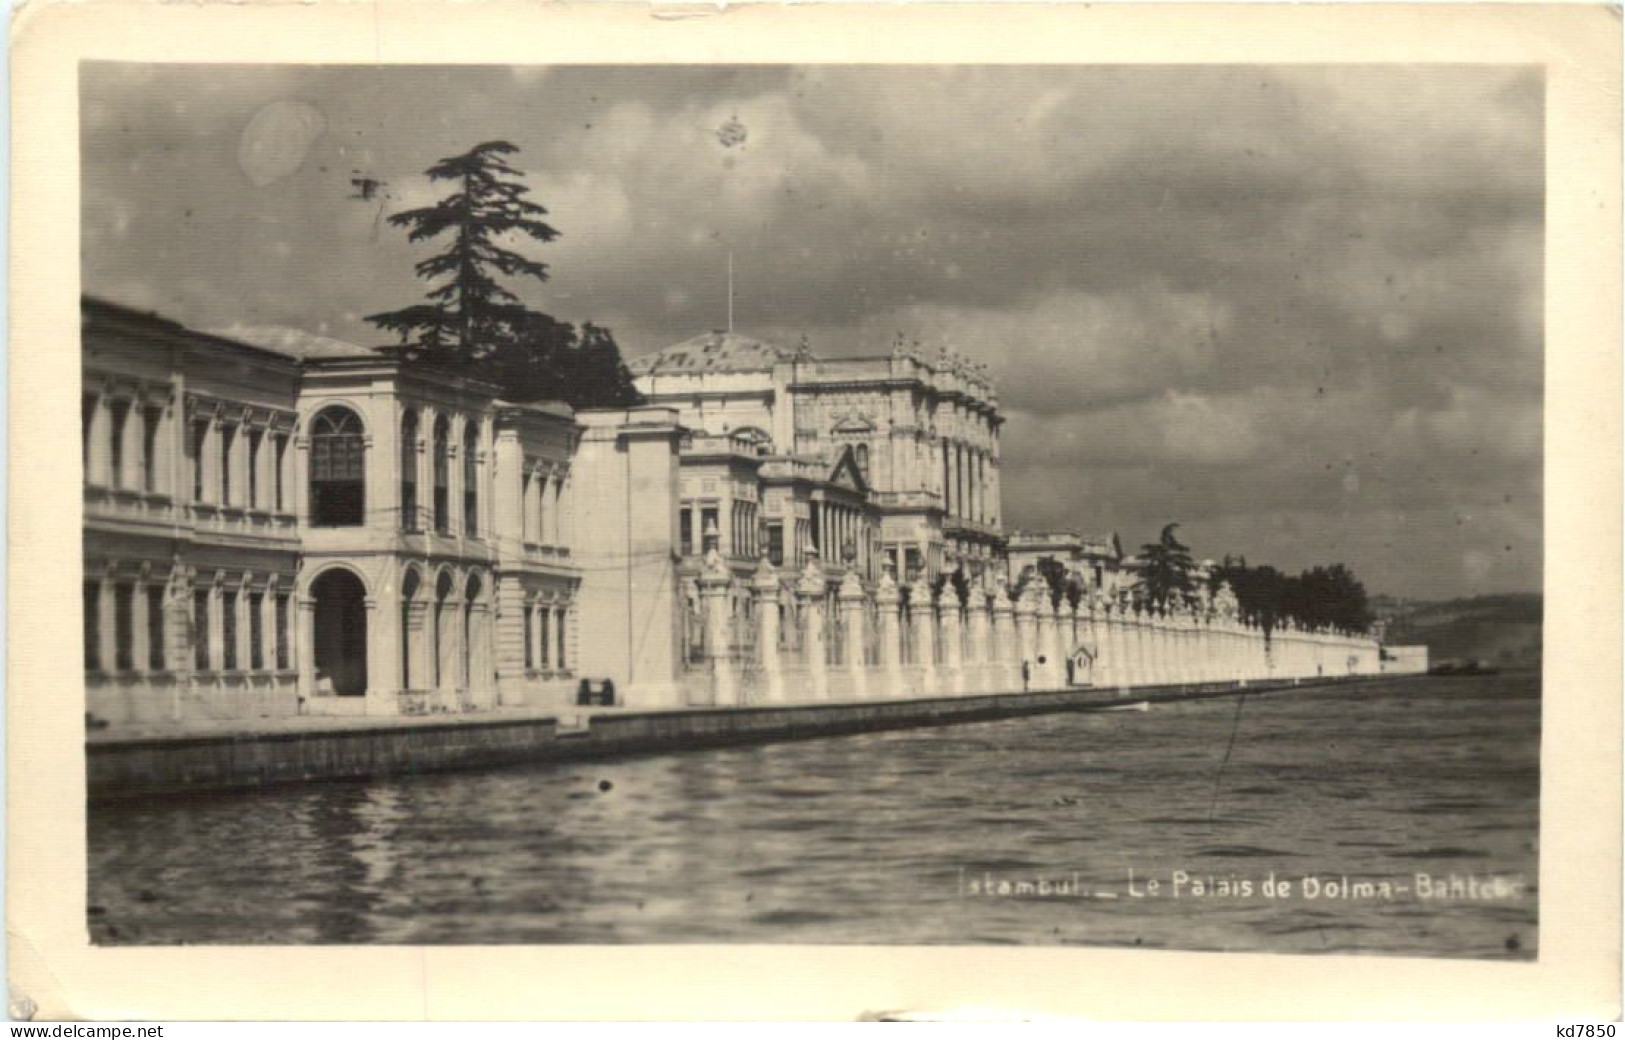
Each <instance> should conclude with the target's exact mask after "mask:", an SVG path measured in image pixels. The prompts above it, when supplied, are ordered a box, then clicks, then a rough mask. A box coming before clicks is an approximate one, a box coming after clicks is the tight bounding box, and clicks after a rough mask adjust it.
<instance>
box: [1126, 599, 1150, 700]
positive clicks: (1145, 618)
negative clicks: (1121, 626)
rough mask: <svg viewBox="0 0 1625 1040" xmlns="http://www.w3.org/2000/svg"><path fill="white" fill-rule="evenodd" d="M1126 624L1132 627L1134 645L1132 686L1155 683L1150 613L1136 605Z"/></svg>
mask: <svg viewBox="0 0 1625 1040" xmlns="http://www.w3.org/2000/svg"><path fill="white" fill-rule="evenodd" d="M1128 622H1129V624H1130V625H1131V626H1132V634H1131V636H1130V638H1131V639H1132V641H1133V643H1134V680H1133V684H1134V685H1135V686H1145V685H1148V684H1150V683H1152V682H1155V681H1156V680H1155V677H1154V674H1153V672H1152V656H1151V655H1152V646H1151V611H1150V610H1149V609H1146V608H1143V607H1141V606H1140V605H1139V604H1138V603H1136V604H1135V605H1134V609H1133V610H1131V611H1130V612H1129V615H1128Z"/></svg>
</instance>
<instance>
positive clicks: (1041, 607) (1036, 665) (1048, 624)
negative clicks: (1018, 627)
mask: <svg viewBox="0 0 1625 1040" xmlns="http://www.w3.org/2000/svg"><path fill="white" fill-rule="evenodd" d="M1034 584H1035V585H1036V584H1038V583H1036V582H1035V583H1034ZM1036 598H1037V603H1036V604H1035V606H1036V608H1037V609H1035V610H1034V611H1033V622H1034V625H1033V629H1034V634H1035V635H1034V647H1033V649H1034V652H1035V654H1036V655H1037V656H1035V657H1034V658H1033V682H1032V688H1033V689H1035V690H1053V689H1055V687H1057V686H1059V685H1060V683H1058V682H1057V681H1056V679H1055V667H1056V665H1058V664H1060V662H1059V661H1057V660H1056V653H1055V645H1056V642H1057V641H1056V638H1055V605H1054V604H1053V603H1051V602H1050V592H1049V585H1048V584H1047V583H1046V584H1044V586H1043V587H1042V588H1040V589H1038V595H1037V597H1036Z"/></svg>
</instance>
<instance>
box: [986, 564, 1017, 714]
mask: <svg viewBox="0 0 1625 1040" xmlns="http://www.w3.org/2000/svg"><path fill="white" fill-rule="evenodd" d="M1014 610H1015V607H1014V605H1013V604H1012V603H1011V602H1010V593H1009V591H1008V590H1006V589H1005V587H1004V585H1003V583H1000V584H998V585H996V586H994V589H993V654H992V658H993V661H992V665H993V666H992V667H991V668H990V669H989V672H991V673H992V674H993V675H994V676H995V677H996V678H995V679H994V681H993V683H992V684H991V685H992V687H993V690H994V691H996V692H1004V691H1008V690H1019V689H1021V674H1020V670H1019V665H1020V663H1021V662H1020V661H1019V660H1016V661H1014V662H1012V656H1013V655H1014V654H1016V653H1017V652H1018V648H1017V645H1016V625H1015V616H1014ZM1012 663H1013V664H1014V665H1016V666H1018V667H1016V668H1015V669H1014V671H1013V670H1012Z"/></svg>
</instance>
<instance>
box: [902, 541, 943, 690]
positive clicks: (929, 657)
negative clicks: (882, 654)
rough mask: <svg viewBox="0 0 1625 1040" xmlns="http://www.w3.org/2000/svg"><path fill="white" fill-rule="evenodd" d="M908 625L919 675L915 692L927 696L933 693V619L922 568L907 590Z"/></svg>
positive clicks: (934, 655) (935, 686)
mask: <svg viewBox="0 0 1625 1040" xmlns="http://www.w3.org/2000/svg"><path fill="white" fill-rule="evenodd" d="M908 621H909V628H910V629H911V630H912V632H913V634H914V664H915V666H916V668H917V674H918V675H919V677H920V687H919V694H920V696H922V697H929V696H931V695H933V694H935V693H936V692H937V684H938V678H937V661H936V657H937V646H936V618H935V616H934V614H933V611H932V609H931V586H930V584H929V583H928V582H927V581H926V579H925V571H924V570H922V571H921V572H920V576H919V577H918V578H916V579H915V581H914V584H913V585H912V586H910V588H909V592H908Z"/></svg>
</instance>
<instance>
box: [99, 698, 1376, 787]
mask: <svg viewBox="0 0 1625 1040" xmlns="http://www.w3.org/2000/svg"><path fill="white" fill-rule="evenodd" d="M1380 678H1381V677H1380V676H1361V677H1358V678H1345V679H1330V680H1322V679H1317V680H1312V681H1305V682H1303V683H1301V684H1296V683H1293V682H1292V681H1290V680H1282V681H1273V682H1258V683H1250V684H1248V685H1247V686H1246V687H1241V686H1240V685H1239V684H1237V683H1234V682H1222V683H1198V684H1182V685H1169V686H1147V687H1138V688H1134V689H1131V690H1125V691H1117V690H1108V689H1094V688H1081V689H1068V690H1048V691H1039V692H1034V693H1004V694H983V695H977V696H968V697H967V696H954V697H926V698H918V699H912V700H886V701H859V702H841V703H813V704H796V705H775V706H771V707H759V706H758V707H741V708H703V709H691V710H676V711H654V712H605V713H602V714H597V715H593V716H591V718H590V720H589V721H588V723H587V725H586V726H585V727H576V728H564V727H561V726H560V725H559V720H558V719H557V718H556V717H553V716H536V717H528V718H517V719H516V718H499V719H493V718H491V717H489V716H485V717H480V716H459V717H453V718H448V719H444V720H441V719H438V718H423V717H416V718H410V719H398V720H395V719H390V720H385V719H379V720H368V723H367V724H365V725H345V724H341V723H337V722H334V723H331V724H326V725H324V724H322V723H321V722H318V721H313V720H305V722H306V724H305V725H304V726H302V727H301V728H299V729H296V730H289V731H282V732H261V733H256V732H238V733H226V734H207V733H206V734H189V735H180V736H176V735H166V736H135V737H119V736H92V737H91V738H90V739H89V740H87V742H86V747H85V758H86V767H87V784H88V790H89V797H90V800H91V801H92V802H109V801H122V800H128V799H135V798H152V797H173V796H181V795H188V794H200V793H205V792H214V791H231V790H242V789H253V788H260V787H264V786H267V785H273V784H291V783H303V782H309V781H317V780H340V779H363V778H369V777H382V776H394V775H410V774H415V773H433V772H445V771H452V770H461V769H480V768H486V767H491V766H504V765H514V764H518V763H526V762H564V761H579V760H583V759H591V758H599V757H606V756H614V755H631V754H649V753H656V752H671V751H688V750H697V749H701V748H712V747H725V746H728V745H735V744H757V743H768V742H773V741H783V740H805V739H813V738H817V737H827V736H838V735H842V734H852V733H864V732H872V731H877V730H891V729H910V728H918V727H929V726H946V725H953V724H956V723H964V722H981V721H988V720H993V719H1006V718H1016V717H1020V716H1025V715H1043V714H1051V713H1055V712H1067V711H1103V710H1109V709H1111V708H1113V707H1120V706H1121V705H1123V704H1133V703H1136V702H1139V701H1147V702H1152V703H1155V702H1167V701H1179V700H1193V699H1198V698H1204V697H1229V696H1234V695H1236V694H1238V693H1242V692H1245V693H1249V694H1252V693H1264V692H1271V691H1277V690H1281V689H1283V688H1286V689H1290V688H1294V687H1296V688H1300V689H1302V688H1307V687H1311V686H1313V687H1324V686H1328V685H1334V684H1336V685H1349V684H1355V683H1360V682H1371V681H1374V680H1377V679H1380Z"/></svg>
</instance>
